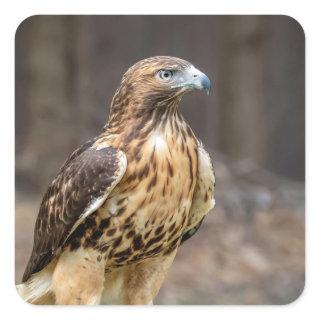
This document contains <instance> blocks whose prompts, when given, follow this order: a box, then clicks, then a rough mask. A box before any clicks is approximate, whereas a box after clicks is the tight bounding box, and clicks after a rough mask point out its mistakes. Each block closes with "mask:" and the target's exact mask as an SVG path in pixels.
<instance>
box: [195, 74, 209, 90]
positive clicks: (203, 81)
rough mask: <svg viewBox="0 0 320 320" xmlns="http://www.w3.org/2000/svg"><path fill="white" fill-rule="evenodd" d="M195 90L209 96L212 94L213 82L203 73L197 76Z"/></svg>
mask: <svg viewBox="0 0 320 320" xmlns="http://www.w3.org/2000/svg"><path fill="white" fill-rule="evenodd" d="M194 77H195V88H196V89H200V90H204V91H205V92H206V93H207V95H209V94H210V91H211V81H210V79H209V78H208V77H207V76H206V75H205V74H204V73H202V72H200V74H199V75H195V76H194Z"/></svg>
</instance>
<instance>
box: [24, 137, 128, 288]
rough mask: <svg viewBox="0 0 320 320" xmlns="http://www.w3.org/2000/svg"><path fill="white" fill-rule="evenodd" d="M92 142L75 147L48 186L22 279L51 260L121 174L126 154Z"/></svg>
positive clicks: (125, 165) (105, 196) (27, 277)
mask: <svg viewBox="0 0 320 320" xmlns="http://www.w3.org/2000/svg"><path fill="white" fill-rule="evenodd" d="M94 142H95V141H94V140H93V141H89V142H88V143H86V144H84V145H83V146H82V147H80V148H79V149H77V150H76V151H75V152H74V153H73V154H72V155H71V156H70V157H69V159H68V160H67V161H66V162H65V164H64V165H63V166H62V167H61V169H60V171H59V173H58V174H57V176H56V177H55V178H54V180H53V181H52V182H51V184H50V185H49V187H48V189H47V192H46V194H45V195H44V197H43V200H42V203H41V206H40V210H39V214H38V217H37V221H36V225H35V230H34V244H33V250H32V254H31V257H30V259H29V262H28V265H27V267H26V270H25V272H24V275H23V278H22V281H23V282H25V281H27V280H28V279H29V278H30V276H31V275H32V274H34V273H36V272H39V271H40V270H42V269H43V268H44V267H45V266H46V265H48V264H49V262H50V261H52V259H53V258H54V257H55V256H56V255H57V254H58V253H59V249H60V248H61V246H62V245H63V244H64V243H65V241H66V240H67V238H68V237H69V236H70V234H71V233H72V232H73V231H74V230H75V228H76V227H77V226H78V225H79V224H80V223H81V222H82V221H83V220H84V219H85V218H86V217H88V216H89V215H90V214H91V213H93V212H95V211H96V210H97V209H98V208H99V207H100V206H101V205H102V204H103V203H104V201H105V200H106V199H107V197H108V195H109V194H110V192H111V191H112V189H113V188H114V187H115V185H116V184H117V183H118V182H119V181H120V180H121V178H122V176H123V175H124V173H125V171H126V167H127V159H126V156H125V154H124V153H123V152H122V151H121V150H117V149H115V148H113V147H111V146H102V147H101V146H99V145H98V146H95V145H93V143H94Z"/></svg>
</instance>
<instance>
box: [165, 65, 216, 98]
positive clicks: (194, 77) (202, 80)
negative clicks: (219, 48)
mask: <svg viewBox="0 0 320 320" xmlns="http://www.w3.org/2000/svg"><path fill="white" fill-rule="evenodd" d="M179 87H180V88H181V87H184V88H186V89H187V90H192V89H198V90H204V91H205V92H206V93H207V95H209V94H210V91H211V81H210V79H209V78H208V77H207V76H206V75H205V74H204V73H203V72H201V71H200V70H198V69H196V68H195V67H194V66H191V67H190V68H188V69H186V70H185V71H184V73H183V76H182V77H181V78H179V79H178V83H176V84H175V85H173V86H171V88H179Z"/></svg>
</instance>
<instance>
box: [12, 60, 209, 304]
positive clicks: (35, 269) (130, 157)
mask: <svg viewBox="0 0 320 320" xmlns="http://www.w3.org/2000/svg"><path fill="white" fill-rule="evenodd" d="M193 89H200V90H205V91H207V92H209V90H210V80H209V78H208V77H207V76H206V75H205V74H203V73H202V72H200V71H199V70H197V69H196V68H195V67H194V66H193V65H192V64H190V63H189V62H187V61H184V60H182V59H179V58H174V57H165V56H159V57H152V58H148V59H145V60H142V61H140V62H138V63H136V64H135V65H134V66H132V67H131V68H130V69H129V70H128V71H127V72H126V73H125V74H124V76H123V78H122V81H121V84H120V86H119V88H118V89H117V91H116V93H115V95H114V98H113V100H112V104H111V112H110V117H109V120H108V122H107V124H106V125H105V127H104V129H103V131H102V133H101V134H100V135H99V136H97V137H95V138H93V139H92V140H90V141H89V142H87V143H85V144H84V145H83V146H81V147H80V148H79V149H77V150H76V151H74V152H73V153H72V154H71V156H70V157H69V158H68V159H67V161H66V162H65V163H64V165H63V166H62V167H61V169H60V171H59V172H58V174H57V176H56V177H55V178H54V180H53V181H52V182H51V184H50V185H49V187H48V190H47V192H46V194H45V195H44V197H43V200H42V203H41V206H40V210H39V214H38V218H37V221H36V225H35V230H34V245H33V250H32V254H31V257H30V260H29V262H28V265H27V267H26V270H25V273H24V275H23V283H22V284H21V285H19V286H18V291H19V293H20V294H21V296H22V297H23V298H24V299H25V300H27V301H29V302H31V303H37V304H148V303H151V302H152V300H153V299H154V297H155V296H156V295H157V293H158V291H159V289H160V286H161V284H162V282H163V280H164V278H165V275H166V273H167V271H168V268H169V267H170V265H171V264H172V262H173V259H174V257H175V255H176V252H177V248H178V247H179V245H180V244H181V242H183V241H184V240H186V239H188V238H189V237H191V236H192V235H193V234H194V233H195V232H196V231H197V229H198V228H199V226H200V224H201V222H202V220H203V218H204V216H205V215H206V214H207V212H208V211H209V210H210V209H211V208H212V207H213V205H214V198H213V192H214V184H215V182H214V174H213V169H212V164H211V161H210V157H209V155H208V154H207V152H206V151H205V150H204V148H203V146H202V145H201V143H200V142H199V141H198V140H197V138H196V137H195V135H194V133H193V132H192V130H191V128H190V126H189V125H188V124H187V123H186V121H185V120H184V119H183V117H182V115H181V113H180V111H179V108H178V105H179V103H180V100H181V98H182V97H183V95H184V94H185V93H186V92H189V91H191V90H193Z"/></svg>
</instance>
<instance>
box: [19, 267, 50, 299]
mask: <svg viewBox="0 0 320 320" xmlns="http://www.w3.org/2000/svg"><path fill="white" fill-rule="evenodd" d="M44 271H45V270H44ZM44 271H42V272H41V271H40V272H39V273H37V274H34V275H33V276H32V277H31V278H30V279H29V280H28V281H26V282H24V283H21V284H18V285H16V289H17V291H18V294H19V295H20V297H21V298H22V299H23V300H24V301H26V302H29V303H32V304H53V297H52V292H51V282H52V273H51V272H44Z"/></svg>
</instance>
